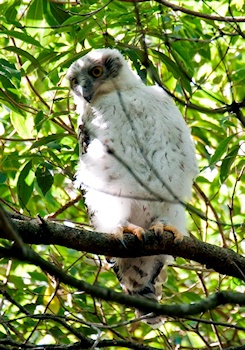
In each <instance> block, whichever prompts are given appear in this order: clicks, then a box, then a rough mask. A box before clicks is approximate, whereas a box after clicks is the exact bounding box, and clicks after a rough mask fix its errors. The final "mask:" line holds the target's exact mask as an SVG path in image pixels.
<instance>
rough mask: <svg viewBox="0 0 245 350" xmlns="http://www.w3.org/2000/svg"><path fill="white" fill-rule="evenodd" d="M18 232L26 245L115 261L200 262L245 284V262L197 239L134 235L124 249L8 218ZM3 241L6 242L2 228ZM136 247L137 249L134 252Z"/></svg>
mask: <svg viewBox="0 0 245 350" xmlns="http://www.w3.org/2000/svg"><path fill="white" fill-rule="evenodd" d="M9 217H11V223H12V225H13V228H14V229H15V230H16V232H17V233H18V234H19V235H20V237H21V238H22V239H23V241H24V242H25V243H29V244H46V245H49V244H57V245H60V246H64V247H67V248H73V249H76V250H79V251H85V252H89V253H94V254H100V255H106V256H114V257H124V258H125V257H136V256H147V255H157V254H168V255H173V256H176V257H182V258H185V259H189V260H193V261H196V262H199V263H200V264H203V265H206V266H207V267H208V268H212V269H214V270H215V271H217V272H219V273H221V274H225V275H229V276H233V277H237V278H240V279H242V280H245V277H244V271H245V258H244V257H242V256H241V255H239V254H237V253H235V252H234V251H232V250H230V249H227V248H220V247H217V246H214V245H211V244H208V243H204V242H201V241H199V240H197V239H194V238H190V237H184V239H183V241H182V242H181V243H180V244H174V242H173V235H172V234H171V233H169V232H165V234H164V235H163V236H161V237H156V236H155V235H154V233H152V232H148V233H147V234H146V237H145V240H144V242H142V241H139V240H138V239H137V238H136V237H135V236H133V235H132V234H125V236H124V242H125V245H126V247H127V248H125V247H124V246H123V245H122V244H121V243H120V242H119V241H118V240H117V237H116V235H114V234H108V233H99V232H94V231H88V230H85V229H76V228H71V227H68V226H65V225H61V224H58V223H55V222H50V221H48V220H45V221H44V220H40V219H26V218H25V217H22V216H16V215H12V216H11V215H9ZM0 238H7V239H10V240H11V239H12V238H9V237H6V233H5V231H4V230H3V229H1V227H0ZM135 247H137V249H136V248H135Z"/></svg>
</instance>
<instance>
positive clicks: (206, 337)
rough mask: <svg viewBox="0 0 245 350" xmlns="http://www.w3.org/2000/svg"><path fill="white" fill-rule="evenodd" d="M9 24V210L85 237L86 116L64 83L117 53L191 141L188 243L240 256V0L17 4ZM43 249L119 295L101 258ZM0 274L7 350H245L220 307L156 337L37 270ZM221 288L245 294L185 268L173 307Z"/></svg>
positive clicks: (1, 340) (121, 311)
mask: <svg viewBox="0 0 245 350" xmlns="http://www.w3.org/2000/svg"><path fill="white" fill-rule="evenodd" d="M175 6H180V8H178V10H177V8H176V7H175ZM0 16H1V17H0V18H1V22H0V28H1V29H0V45H1V52H0V87H1V89H0V100H1V105H0V145H1V147H0V200H1V202H2V203H3V204H4V205H5V208H8V210H14V211H17V212H20V213H22V214H24V215H27V216H30V217H36V216H37V214H38V215H40V216H41V217H46V218H50V219H52V220H57V221H61V222H64V221H68V220H69V221H70V222H76V223H78V224H80V225H88V219H87V216H86V209H85V207H84V204H83V200H82V195H81V194H80V193H79V191H77V190H76V189H75V188H74V186H73V183H72V180H73V177H74V173H75V169H76V164H77V160H78V147H77V139H76V113H75V109H74V105H73V100H72V97H71V96H70V92H69V88H68V84H67V81H66V79H65V74H66V71H67V69H68V67H69V66H70V64H71V63H72V62H73V61H75V60H76V59H78V58H79V57H81V56H82V55H84V54H85V53H87V52H88V51H89V50H90V49H91V48H101V47H105V46H106V47H107V46H109V47H115V48H117V49H119V50H120V51H121V52H122V53H123V54H124V55H125V57H126V59H127V60H128V61H129V62H130V63H131V65H132V67H134V69H135V70H136V71H137V73H138V74H139V75H140V76H141V78H142V79H143V80H144V81H145V82H146V83H147V84H153V83H155V80H158V81H159V82H161V83H162V84H163V85H164V87H165V88H166V89H167V90H169V91H170V93H171V94H172V95H173V96H174V97H175V99H176V103H177V105H178V106H179V108H180V109H181V111H182V113H183V115H184V117H185V119H186V121H187V123H188V125H189V126H190V128H191V130H192V135H193V138H194V141H195V145H196V149H197V155H198V161H199V166H200V175H199V176H198V178H197V179H196V182H195V184H194V190H193V200H192V202H191V205H193V206H194V207H195V208H196V209H198V210H200V211H201V212H202V213H204V214H205V215H206V217H207V218H208V219H207V220H203V219H201V218H200V217H199V216H198V215H197V214H196V213H193V212H190V213H189V215H188V220H189V229H190V232H191V233H192V234H193V235H195V236H196V237H197V238H198V239H200V240H202V241H205V242H209V243H211V244H215V245H219V246H224V247H229V248H231V249H233V250H235V251H236V252H238V253H240V254H242V253H243V248H244V241H243V235H244V226H242V224H243V223H244V215H245V196H244V185H245V184H244V182H245V177H244V166H245V160H244V152H245V145H244V140H245V138H244V126H245V118H244V116H243V114H242V113H243V112H244V107H245V90H244V84H245V53H244V52H245V50H244V46H245V45H244V38H245V32H244V29H245V25H244V22H245V17H244V16H245V15H244V2H243V1H242V0H239V1H237V0H236V1H235V0H229V1H228V0H221V1H198V0H197V1H189V0H188V1H185V2H181V1H173V2H172V3H171V2H168V1H164V0H159V1H139V2H134V1H132V2H130V1H102V0H101V1H93V0H88V1H82V2H81V3H78V2H76V1H58V0H56V1H48V0H31V1H29V0H26V1H20V0H9V1H3V2H1V3H0ZM146 47H147V53H148V61H147V56H146V52H145V48H146ZM215 220H216V221H217V220H218V221H220V222H222V223H226V225H223V224H219V223H218V224H217V223H215ZM86 227H87V226H86ZM0 242H2V243H1V244H2V245H4V244H5V241H4V240H1V241H0ZM33 248H34V249H35V250H36V252H38V253H39V254H40V255H41V256H42V257H44V258H45V259H47V260H50V261H52V262H53V263H55V264H56V265H58V266H59V267H61V268H63V269H64V270H65V271H67V272H69V273H70V274H71V275H72V276H74V277H77V278H78V279H83V280H85V281H87V282H88V283H91V284H97V283H98V284H99V285H102V286H107V287H109V288H111V289H114V290H116V291H120V286H119V283H118V281H117V280H116V278H115V276H114V274H113V273H112V271H110V270H109V267H108V266H106V265H102V260H103V261H104V257H102V256H94V255H92V254H89V253H82V252H79V251H75V250H71V249H67V248H64V247H60V246H43V245H42V246H41V245H40V246H35V247H33ZM207 263H208V262H207ZM0 275H1V285H0V291H1V293H2V296H1V298H0V347H1V346H3V347H1V348H3V349H8V348H9V349H13V348H15V346H17V345H18V346H20V345H21V346H22V347H21V348H23V349H24V348H28V346H29V345H33V346H34V345H44V344H60V345H62V346H64V348H66V347H67V346H68V345H69V344H73V343H75V342H76V341H77V340H78V339H79V336H78V334H81V335H83V336H87V337H89V338H90V339H92V340H94V341H96V339H99V340H100V339H104V340H112V339H114V340H125V341H129V342H132V343H134V344H136V345H137V344H144V345H145V346H146V347H147V348H148V349H150V347H154V348H157V349H218V348H219V349H222V348H227V347H229V346H238V345H241V344H245V336H244V331H245V311H244V308H238V307H234V306H224V307H219V308H217V309H216V310H214V311H210V312H207V313H205V314H201V315H198V318H189V319H188V318H179V319H173V318H167V319H166V322H165V324H164V325H163V326H161V328H160V329H158V330H152V329H151V328H150V327H149V326H147V325H146V324H144V323H135V322H132V323H129V321H130V320H133V319H134V317H135V316H134V311H133V310H132V309H129V308H124V307H122V306H120V305H117V304H114V303H108V302H105V301H103V300H99V299H93V298H92V297H90V296H89V295H85V294H84V293H82V292H79V291H77V290H74V289H73V288H70V287H69V286H67V285H60V284H59V283H58V282H57V281H55V280H54V279H53V278H52V277H51V276H49V275H47V274H45V272H43V271H41V269H39V268H37V267H35V266H33V265H30V264H29V265H27V264H24V263H20V262H19V261H16V260H14V259H11V260H9V261H8V260H6V259H1V260H0ZM220 290H233V291H240V292H244V291H245V288H244V283H243V282H242V281H240V280H237V279H234V278H232V277H227V276H224V275H219V274H218V273H216V272H214V271H212V270H210V269H208V268H205V267H204V266H200V265H199V264H197V263H195V262H193V261H185V260H184V259H180V258H178V259H177V260H176V265H174V266H172V267H168V280H167V282H166V283H165V285H164V287H163V292H164V297H163V302H164V303H167V304H174V303H176V304H178V303H182V302H185V303H191V302H194V301H199V300H201V299H204V298H205V297H207V296H209V295H211V294H212V293H214V292H216V291H220ZM21 306H22V307H24V309H23V308H21ZM38 315H39V316H38ZM45 315H46V317H44V316H45ZM40 316H42V317H40ZM62 320H63V321H64V320H65V321H66V325H68V326H69V327H67V326H65V325H64V323H62ZM122 322H125V323H124V324H123V325H121V323H122ZM2 344H3V345H2ZM4 344H5V345H4ZM136 345H135V346H136ZM93 348H96V343H95V345H94V347H93ZM104 348H105V349H106V348H110V349H121V348H123V347H120V346H119V345H118V346H113V344H111V346H110V347H109V346H108V347H104ZM128 348H134V347H132V345H131V346H128Z"/></svg>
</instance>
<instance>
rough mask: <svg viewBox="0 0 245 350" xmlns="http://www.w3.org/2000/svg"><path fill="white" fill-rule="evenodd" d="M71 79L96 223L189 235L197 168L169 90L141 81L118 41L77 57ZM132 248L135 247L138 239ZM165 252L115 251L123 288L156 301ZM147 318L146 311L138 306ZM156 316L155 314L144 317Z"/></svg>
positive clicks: (84, 177) (82, 167)
mask: <svg viewBox="0 0 245 350" xmlns="http://www.w3.org/2000/svg"><path fill="white" fill-rule="evenodd" d="M67 76H68V80H69V82H70V86H71V90H72V91H73V95H74V101H75V104H76V105H77V112H78V114H79V120H78V134H79V146H80V164H79V170H78V172H77V177H76V182H77V185H78V186H79V187H80V188H81V189H83V190H84V192H85V201H86V205H87V208H88V211H89V214H90V217H91V223H92V225H93V227H94V228H95V229H96V230H97V231H100V232H105V233H115V235H117V238H118V240H119V242H122V244H124V242H123V235H124V233H125V232H129V233H132V234H134V235H136V236H137V237H138V239H139V240H142V238H143V237H144V235H145V234H146V231H147V230H153V231H154V232H155V234H156V235H162V234H164V230H169V231H171V232H173V234H174V237H175V241H178V240H181V239H182V238H183V235H187V230H186V218H185V208H184V206H183V205H182V204H183V201H186V200H188V199H189V198H190V196H191V189H192V182H193V178H194V177H195V176H196V175H197V163H196V156H195V149H194V145H193V142H192V140H191V137H190V132H189V130H188V127H187V126H186V124H185V121H184V119H183V117H182V115H181V113H180V111H179V110H178V108H177V107H176V106H175V104H174V103H173V101H172V99H171V98H170V97H169V96H168V94H167V93H166V92H165V91H164V90H163V89H162V88H160V87H159V86H146V85H145V84H144V83H143V82H142V80H141V79H140V78H139V77H138V76H137V75H136V74H135V73H134V72H133V70H132V69H131V68H130V66H129V65H128V63H127V62H126V60H125V59H124V58H123V56H122V54H121V53H120V52H119V51H118V50H116V49H109V48H105V49H97V50H92V51H90V52H89V53H87V54H86V55H84V56H83V57H82V58H80V59H79V60H77V61H76V62H74V63H73V64H72V65H71V67H70V68H69V70H68V74H67ZM135 249H137V247H135ZM171 259H172V257H170V256H168V255H153V256H145V257H137V258H113V259H112V260H111V261H113V264H114V265H113V269H114V271H115V272H116V275H117V277H118V280H119V282H120V284H121V286H122V288H123V290H124V291H125V292H126V293H128V294H130V295H134V296H139V297H142V298H147V299H151V300H154V301H156V302H157V301H159V300H160V299H161V296H162V283H163V281H164V278H165V271H164V267H165V265H166V264H168V263H169V262H171ZM137 315H138V316H142V317H141V318H142V319H144V313H143V312H142V311H140V310H138V311H137ZM145 321H146V322H147V323H148V324H150V325H154V324H158V323H159V322H160V321H161V319H160V317H158V316H156V315H155V316H153V317H152V318H146V320H145Z"/></svg>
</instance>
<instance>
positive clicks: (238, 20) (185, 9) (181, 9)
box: [120, 0, 245, 22]
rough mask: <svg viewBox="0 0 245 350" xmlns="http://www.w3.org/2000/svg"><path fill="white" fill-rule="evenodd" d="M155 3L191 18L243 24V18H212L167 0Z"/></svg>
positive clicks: (128, 0)
mask: <svg viewBox="0 0 245 350" xmlns="http://www.w3.org/2000/svg"><path fill="white" fill-rule="evenodd" d="M120 1H122V2H133V3H135V2H136V3H137V2H148V1H149V0H120ZM155 1H156V2H158V3H159V4H162V5H164V6H166V7H170V8H171V9H172V10H173V11H180V12H183V13H186V14H187V15H191V16H195V17H199V18H205V19H209V20H212V21H220V22H245V17H242V16H241V17H240V16H238V17H233V16H214V15H209V14H207V13H202V12H197V11H193V10H191V9H187V8H185V7H182V6H178V5H175V4H173V3H171V2H169V1H168V0H155Z"/></svg>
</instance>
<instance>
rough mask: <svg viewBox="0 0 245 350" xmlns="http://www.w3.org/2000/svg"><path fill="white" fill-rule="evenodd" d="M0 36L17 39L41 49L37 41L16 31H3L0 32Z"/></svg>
mask: <svg viewBox="0 0 245 350" xmlns="http://www.w3.org/2000/svg"><path fill="white" fill-rule="evenodd" d="M0 35H5V36H6V35H7V36H9V37H11V38H16V39H19V40H21V41H23V42H25V43H27V44H31V45H34V46H37V47H42V45H41V44H40V42H39V41H37V40H36V39H34V38H32V37H31V36H30V35H28V34H25V33H23V32H19V31H17V30H4V31H0Z"/></svg>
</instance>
